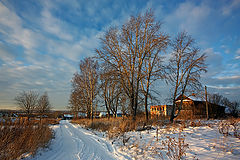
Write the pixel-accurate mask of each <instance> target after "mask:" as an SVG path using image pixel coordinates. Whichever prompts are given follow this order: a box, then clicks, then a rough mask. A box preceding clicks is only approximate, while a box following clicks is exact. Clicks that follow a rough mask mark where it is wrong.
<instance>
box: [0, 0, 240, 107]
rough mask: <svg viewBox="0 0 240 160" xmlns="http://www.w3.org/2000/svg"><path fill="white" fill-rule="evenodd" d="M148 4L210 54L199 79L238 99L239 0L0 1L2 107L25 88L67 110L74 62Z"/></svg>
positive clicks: (168, 26) (168, 28) (172, 29)
mask: <svg viewBox="0 0 240 160" xmlns="http://www.w3.org/2000/svg"><path fill="white" fill-rule="evenodd" d="M148 8H152V9H153V11H154V12H155V16H156V19H157V20H160V21H162V22H163V23H164V24H163V31H164V32H166V33H168V34H169V35H170V36H174V35H175V34H176V33H177V32H179V31H183V30H185V31H187V32H188V33H189V34H191V35H192V36H193V38H195V39H196V41H197V42H198V45H199V46H200V48H201V49H202V51H203V52H205V53H206V54H207V56H208V59H207V63H208V72H207V73H206V74H203V75H202V77H203V79H202V82H203V84H204V85H207V86H208V88H209V90H210V91H211V92H212V93H214V92H217V93H220V94H222V95H224V96H226V97H228V98H229V99H231V100H238V101H240V0H218V1H209V0H202V1H200V0H199V1H196V0H192V1H190V0H189V1H184V0H181V1H180V0H175V1H169V0H161V1H158V0H95V1H92V0H51V1H50V0H49V1H45V0H1V1H0V109H1V108H14V107H15V104H14V101H13V99H14V97H15V96H16V95H17V94H18V93H19V92H21V91H23V90H25V91H27V90H34V91H38V92H39V93H43V92H44V91H47V92H48V94H49V97H50V100H51V103H52V105H53V106H54V107H55V108H57V109H64V108H65V106H66V105H67V104H68V98H69V94H70V90H71V79H72V77H73V74H74V73H75V72H76V71H77V70H78V63H79V61H80V60H81V59H83V58H84V57H88V56H92V55H94V54H95V53H94V49H95V48H96V47H98V46H99V37H101V35H102V34H103V33H104V31H106V29H107V28H109V27H110V26H112V25H116V26H119V25H120V24H122V23H124V22H125V21H126V20H127V19H128V18H129V17H130V16H131V15H137V14H138V13H142V12H144V11H146V9H148ZM159 88H160V90H161V88H163V90H164V88H165V90H166V89H167V87H159Z"/></svg>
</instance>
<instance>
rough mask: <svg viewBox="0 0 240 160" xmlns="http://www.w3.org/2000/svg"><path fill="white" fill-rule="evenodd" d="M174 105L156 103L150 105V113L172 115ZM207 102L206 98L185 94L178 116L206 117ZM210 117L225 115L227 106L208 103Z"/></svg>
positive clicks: (179, 99) (179, 100)
mask: <svg viewBox="0 0 240 160" xmlns="http://www.w3.org/2000/svg"><path fill="white" fill-rule="evenodd" d="M181 98H182V97H181V96H179V97H178V98H177V99H176V105H177V106H176V111H175V112H176V113H177V112H178V110H177V108H178V106H179V105H180V104H181ZM171 111H172V105H156V106H151V107H150V114H151V115H152V116H170V115H171ZM206 115H207V114H206V102H205V100H204V99H201V98H197V97H196V96H189V97H187V96H185V95H183V104H182V109H181V111H180V114H179V116H178V118H184V119H190V118H206ZM208 115H209V118H219V117H223V116H225V107H223V106H219V105H216V104H212V103H208Z"/></svg>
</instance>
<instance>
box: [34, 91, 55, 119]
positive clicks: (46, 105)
mask: <svg viewBox="0 0 240 160" xmlns="http://www.w3.org/2000/svg"><path fill="white" fill-rule="evenodd" d="M51 108H52V106H51V104H50V102H49V98H48V94H47V92H45V93H44V94H43V95H42V96H40V97H39V99H38V104H37V107H36V110H37V112H38V113H39V114H40V121H41V120H42V116H43V114H46V113H48V112H50V110H51Z"/></svg>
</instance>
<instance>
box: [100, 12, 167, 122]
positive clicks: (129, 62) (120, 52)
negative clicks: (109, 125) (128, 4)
mask: <svg viewBox="0 0 240 160" xmlns="http://www.w3.org/2000/svg"><path fill="white" fill-rule="evenodd" d="M160 28H161V25H160V23H159V22H156V21H155V19H154V16H153V13H152V12H151V11H147V12H146V13H145V14H144V15H139V16H137V17H134V16H132V17H131V18H130V20H129V21H127V22H126V23H125V24H123V25H122V27H121V29H118V28H116V27H115V28H114V27H113V28H110V29H109V30H108V31H107V32H106V33H105V36H104V37H103V38H101V43H102V46H101V48H100V49H96V52H97V54H98V57H99V58H100V59H101V60H103V61H104V63H108V64H109V65H111V66H112V68H114V70H115V72H116V74H118V77H119V81H120V82H121V86H122V87H123V90H124V93H125V94H126V95H127V97H128V99H129V103H130V105H129V106H130V108H131V114H132V115H133V119H135V118H136V114H137V109H138V98H139V91H140V89H141V88H140V87H141V86H140V84H141V79H142V78H143V73H142V72H143V64H144V60H145V58H146V57H147V55H148V54H149V52H152V53H156V52H160V51H161V49H162V44H163V41H164V40H165V39H166V36H164V35H163V34H162V33H161V32H160Z"/></svg>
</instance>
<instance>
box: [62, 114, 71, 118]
mask: <svg viewBox="0 0 240 160" xmlns="http://www.w3.org/2000/svg"><path fill="white" fill-rule="evenodd" d="M63 116H64V117H67V118H72V117H73V115H71V114H64V115H63Z"/></svg>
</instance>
